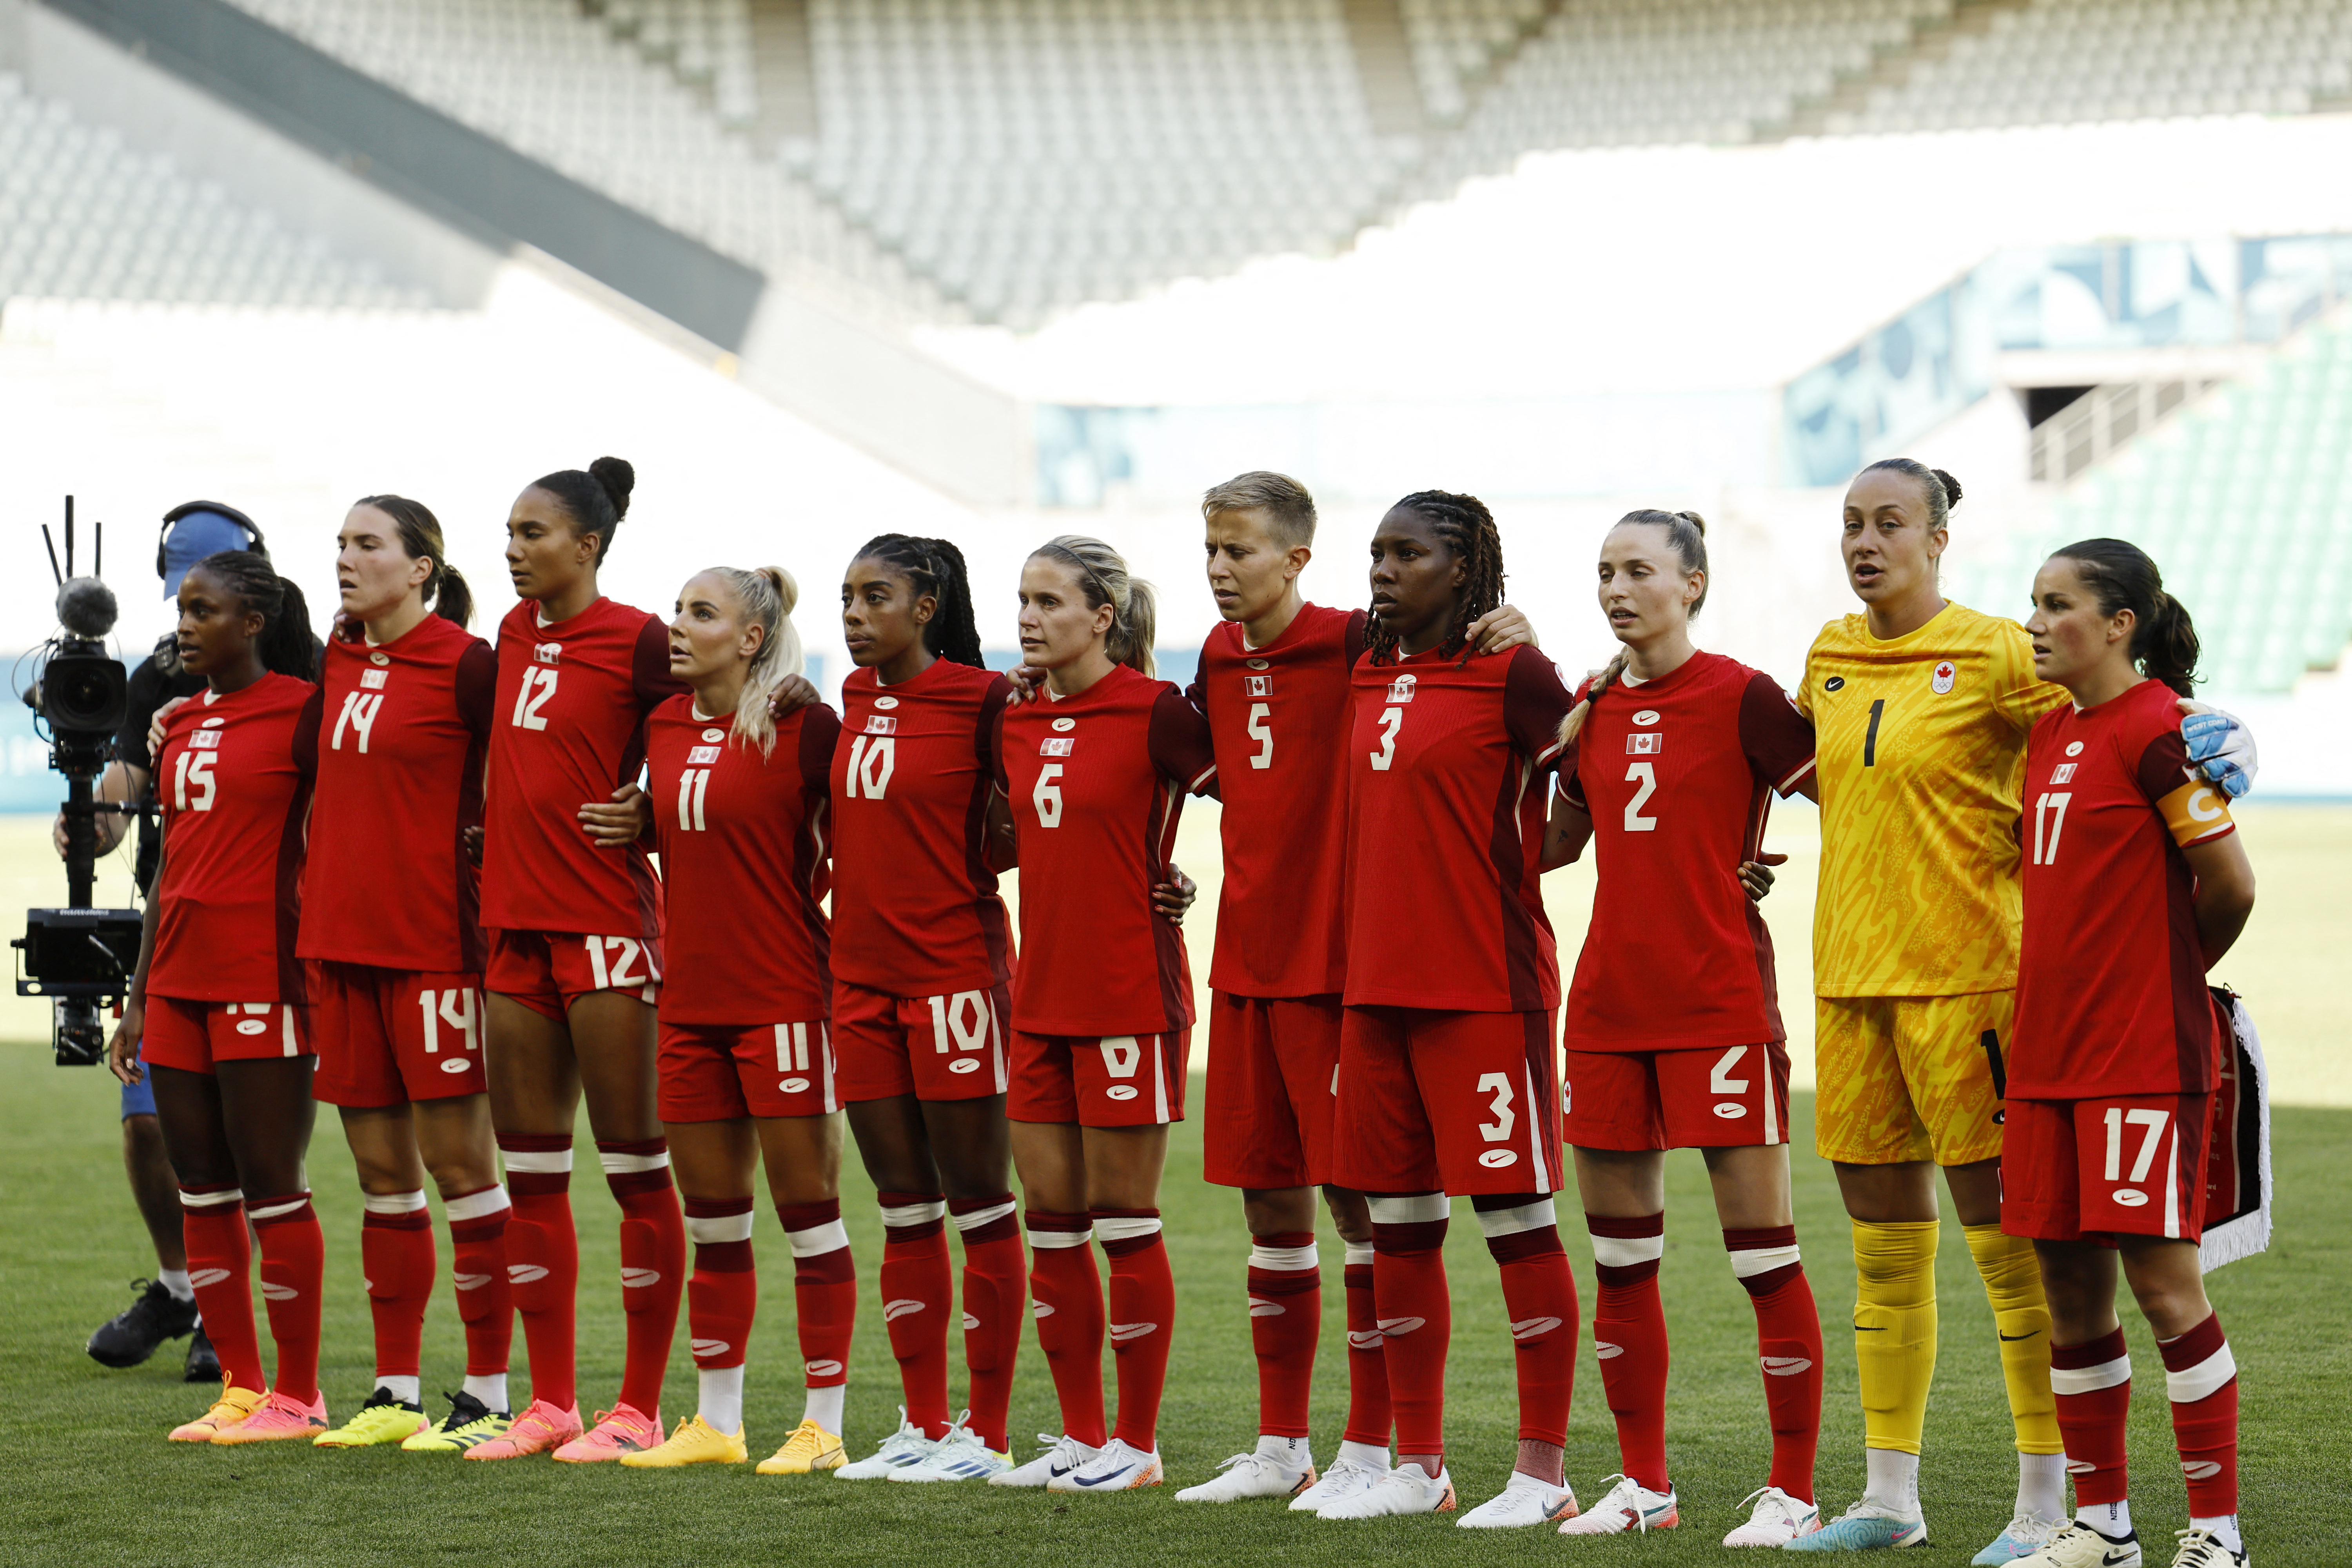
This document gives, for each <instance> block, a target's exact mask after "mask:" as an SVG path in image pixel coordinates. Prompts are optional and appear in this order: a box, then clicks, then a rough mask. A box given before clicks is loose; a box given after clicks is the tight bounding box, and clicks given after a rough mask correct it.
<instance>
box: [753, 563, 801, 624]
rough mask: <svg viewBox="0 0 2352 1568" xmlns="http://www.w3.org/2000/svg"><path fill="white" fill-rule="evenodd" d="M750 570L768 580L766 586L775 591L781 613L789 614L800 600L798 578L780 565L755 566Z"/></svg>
mask: <svg viewBox="0 0 2352 1568" xmlns="http://www.w3.org/2000/svg"><path fill="white" fill-rule="evenodd" d="M752 570H753V571H755V572H757V573H759V574H760V575H761V576H762V577H765V578H766V579H767V580H768V586H769V587H771V588H773V589H774V590H775V591H776V598H777V600H778V601H779V602H780V603H781V604H782V605H783V613H784V614H785V615H788V616H789V615H791V614H792V613H793V605H797V604H798V603H799V602H800V597H801V585H800V583H799V580H798V579H796V578H794V577H793V574H791V573H789V572H787V571H785V570H784V569H783V568H782V567H781V566H755V567H753V568H752Z"/></svg>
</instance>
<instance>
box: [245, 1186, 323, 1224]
mask: <svg viewBox="0 0 2352 1568" xmlns="http://www.w3.org/2000/svg"><path fill="white" fill-rule="evenodd" d="M309 1202H310V1194H308V1193H297V1194H294V1195H293V1196H292V1197H290V1198H281V1199H279V1200H278V1202H277V1203H274V1204H268V1205H264V1206H263V1207H261V1208H257V1209H254V1210H251V1211H250V1212H249V1213H248V1214H247V1218H248V1219H251V1220H253V1221H255V1222H256V1223H258V1222H260V1221H262V1220H265V1219H276V1218H277V1217H278V1215H282V1214H292V1213H293V1212H294V1211H295V1210H296V1209H299V1208H300V1207H301V1206H302V1205H305V1204H307V1203H309Z"/></svg>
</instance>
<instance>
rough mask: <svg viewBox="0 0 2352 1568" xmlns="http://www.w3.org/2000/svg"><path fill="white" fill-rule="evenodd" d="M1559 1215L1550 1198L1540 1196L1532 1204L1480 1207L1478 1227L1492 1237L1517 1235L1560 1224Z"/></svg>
mask: <svg viewBox="0 0 2352 1568" xmlns="http://www.w3.org/2000/svg"><path fill="white" fill-rule="evenodd" d="M1558 1224H1559V1212H1558V1211H1557V1209H1555V1208H1554V1206H1553V1205H1552V1201H1551V1199H1549V1198H1538V1199H1537V1200H1536V1201H1535V1202H1534V1203H1531V1204H1521V1205H1519V1206H1518V1207H1517V1208H1515V1209H1480V1210H1479V1211H1478V1228H1479V1229H1480V1230H1483V1231H1485V1232H1486V1235H1487V1236H1488V1237H1490V1238H1491V1237H1497V1236H1517V1235H1519V1234H1520V1233H1522V1232H1524V1231H1530V1230H1541V1229H1542V1228H1543V1227H1544V1226H1548V1225H1558Z"/></svg>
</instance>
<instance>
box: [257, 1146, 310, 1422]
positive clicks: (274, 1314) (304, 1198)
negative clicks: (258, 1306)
mask: <svg viewBox="0 0 2352 1568" xmlns="http://www.w3.org/2000/svg"><path fill="white" fill-rule="evenodd" d="M248 1210H249V1212H250V1213H251V1215H252V1216H253V1235H254V1239H256V1240H257V1241H258V1242H259V1243H260V1244H261V1294H262V1298H263V1300H266V1301H267V1302H268V1305H269V1337H270V1338H271V1339H272V1340H274V1341H276V1342H277V1344H278V1381H277V1382H276V1383H275V1384H271V1387H272V1389H273V1391H274V1392H276V1393H278V1394H283V1395H285V1396H286V1397H287V1398H289V1399H290V1400H293V1401H294V1402H295V1403H296V1404H298V1405H308V1404H310V1402H311V1401H313V1400H315V1399H317V1398H318V1397H319V1297H320V1292H321V1291H322V1290H324V1289H325V1288H326V1283H327V1237H326V1234H325V1233H324V1232H323V1231H321V1230H320V1228H319V1214H318V1211H317V1210H316V1209H313V1208H312V1207H311V1206H310V1194H308V1193H289V1194H285V1195H283V1196H280V1197H273V1198H263V1199H262V1200H261V1201H260V1202H258V1203H256V1204H252V1205H248Z"/></svg>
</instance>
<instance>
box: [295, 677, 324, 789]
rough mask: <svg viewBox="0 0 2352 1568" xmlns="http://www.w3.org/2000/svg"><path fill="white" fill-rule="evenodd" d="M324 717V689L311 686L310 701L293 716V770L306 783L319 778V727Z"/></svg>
mask: <svg viewBox="0 0 2352 1568" xmlns="http://www.w3.org/2000/svg"><path fill="white" fill-rule="evenodd" d="M326 717H327V691H326V688H324V687H321V686H313V687H312V688H311V689H310V700H309V701H307V702H305V703H303V704H302V711H301V712H299V713H297V714H296V715H295V716H294V768H295V771H296V772H298V773H300V774H301V775H302V777H303V780H304V782H306V783H307V782H309V781H310V780H311V779H315V778H317V777H318V776H319V726H320V724H322V723H323V722H325V721H326Z"/></svg>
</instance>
